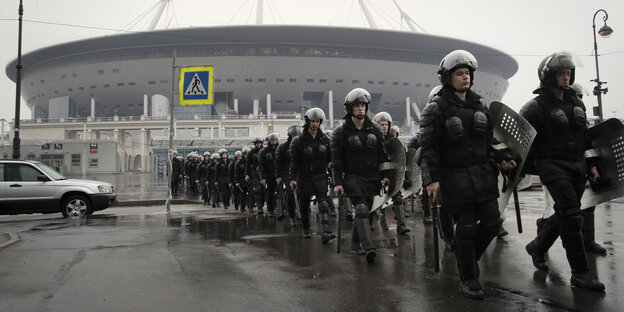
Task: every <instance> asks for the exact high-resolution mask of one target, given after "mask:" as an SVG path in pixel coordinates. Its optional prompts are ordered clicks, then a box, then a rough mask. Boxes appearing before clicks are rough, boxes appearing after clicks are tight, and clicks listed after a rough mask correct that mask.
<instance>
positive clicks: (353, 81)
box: [351, 80, 360, 83]
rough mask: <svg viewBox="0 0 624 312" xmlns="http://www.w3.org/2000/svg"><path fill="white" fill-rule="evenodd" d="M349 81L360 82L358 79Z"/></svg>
mask: <svg viewBox="0 0 624 312" xmlns="http://www.w3.org/2000/svg"><path fill="white" fill-rule="evenodd" d="M351 83H360V81H359V80H351Z"/></svg>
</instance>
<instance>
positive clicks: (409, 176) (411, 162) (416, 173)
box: [401, 148, 422, 198]
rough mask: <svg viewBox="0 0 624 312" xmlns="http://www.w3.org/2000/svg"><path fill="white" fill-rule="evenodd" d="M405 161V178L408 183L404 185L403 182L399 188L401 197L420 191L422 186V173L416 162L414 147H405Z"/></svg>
mask: <svg viewBox="0 0 624 312" xmlns="http://www.w3.org/2000/svg"><path fill="white" fill-rule="evenodd" d="M405 161H406V166H405V180H407V182H408V184H407V185H406V184H405V183H404V184H403V187H402V188H401V195H403V198H407V197H409V196H410V195H412V194H416V193H418V192H420V189H421V188H422V174H421V172H420V167H419V166H418V164H417V163H416V149H413V148H409V149H407V152H406V153H405Z"/></svg>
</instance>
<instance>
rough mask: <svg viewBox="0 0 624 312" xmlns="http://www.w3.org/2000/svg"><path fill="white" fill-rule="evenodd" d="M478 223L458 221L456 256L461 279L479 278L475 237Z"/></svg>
mask: <svg viewBox="0 0 624 312" xmlns="http://www.w3.org/2000/svg"><path fill="white" fill-rule="evenodd" d="M476 227H477V225H476V224H475V223H467V224H462V223H458V224H457V226H456V232H455V257H456V258H457V271H458V272H459V278H460V280H461V281H467V280H472V279H476V278H477V272H476V269H475V267H476V263H477V261H476V258H475V248H474V239H475V232H476Z"/></svg>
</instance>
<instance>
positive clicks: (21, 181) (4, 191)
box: [0, 159, 117, 217]
mask: <svg viewBox="0 0 624 312" xmlns="http://www.w3.org/2000/svg"><path fill="white" fill-rule="evenodd" d="M116 203H117V193H116V192H115V189H114V187H113V185H112V184H110V183H107V182H101V181H93V180H79V179H68V178H66V177H64V176H63V175H62V174H60V173H59V172H58V171H56V170H54V169H53V168H51V167H50V166H48V165H46V164H44V163H41V162H38V161H31V160H9V159H2V160H0V214H21V213H57V212H60V213H62V214H63V216H64V217H69V216H72V217H79V216H80V217H82V216H86V215H91V214H92V213H93V212H94V211H98V210H103V209H106V208H108V207H110V206H112V205H114V204H116Z"/></svg>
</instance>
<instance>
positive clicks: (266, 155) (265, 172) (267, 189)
mask: <svg viewBox="0 0 624 312" xmlns="http://www.w3.org/2000/svg"><path fill="white" fill-rule="evenodd" d="M267 142H268V144H267V146H266V147H264V148H262V149H261V150H260V152H258V175H259V177H260V185H262V188H263V189H264V198H265V199H266V200H265V201H266V205H267V210H268V211H269V217H274V216H275V186H276V185H275V183H276V177H275V150H277V146H278V145H279V135H278V134H277V133H269V135H268V136H267Z"/></svg>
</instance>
